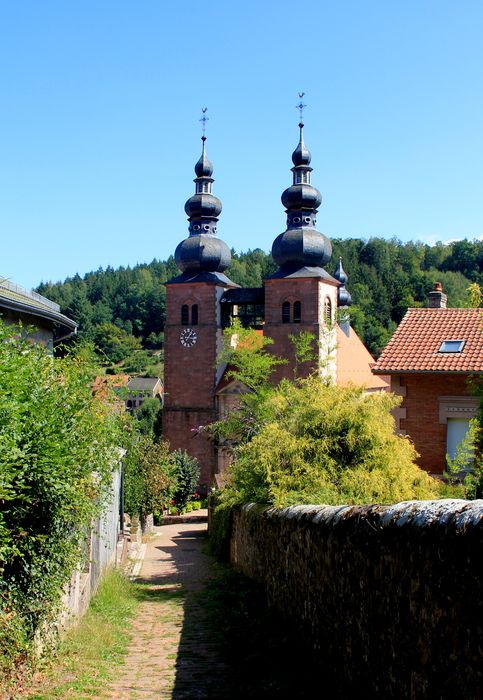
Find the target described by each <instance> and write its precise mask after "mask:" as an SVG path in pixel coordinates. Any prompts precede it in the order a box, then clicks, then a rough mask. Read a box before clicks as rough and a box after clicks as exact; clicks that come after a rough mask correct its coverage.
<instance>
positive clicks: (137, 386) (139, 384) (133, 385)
mask: <svg viewBox="0 0 483 700" xmlns="http://www.w3.org/2000/svg"><path fill="white" fill-rule="evenodd" d="M158 384H160V386H161V388H162V387H163V384H162V382H161V379H159V377H133V378H132V379H130V380H129V381H128V383H127V385H126V386H127V388H128V389H134V390H135V391H154V389H155V388H156V386H157V385H158Z"/></svg>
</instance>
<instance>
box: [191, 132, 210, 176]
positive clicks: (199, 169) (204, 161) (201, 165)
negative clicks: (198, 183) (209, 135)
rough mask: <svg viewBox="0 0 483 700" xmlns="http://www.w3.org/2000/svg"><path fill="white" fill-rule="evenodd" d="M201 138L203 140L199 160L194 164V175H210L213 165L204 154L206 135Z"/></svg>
mask: <svg viewBox="0 0 483 700" xmlns="http://www.w3.org/2000/svg"><path fill="white" fill-rule="evenodd" d="M201 140H202V142H203V150H202V152H201V155H200V159H199V161H198V162H197V163H196V165H195V174H196V177H211V176H212V175H213V165H212V163H211V160H209V159H208V156H207V155H206V148H205V142H206V136H202V137H201Z"/></svg>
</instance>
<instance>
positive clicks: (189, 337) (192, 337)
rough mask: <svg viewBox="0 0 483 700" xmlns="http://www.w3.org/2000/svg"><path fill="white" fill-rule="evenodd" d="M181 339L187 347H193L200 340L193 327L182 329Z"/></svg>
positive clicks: (182, 343)
mask: <svg viewBox="0 0 483 700" xmlns="http://www.w3.org/2000/svg"><path fill="white" fill-rule="evenodd" d="M179 339H180V341H181V345H184V347H185V348H192V347H193V345H194V344H195V343H196V341H197V340H198V336H197V335H196V331H194V330H193V329H192V328H185V329H184V331H181V333H180V336H179Z"/></svg>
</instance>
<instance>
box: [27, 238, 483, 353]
mask: <svg viewBox="0 0 483 700" xmlns="http://www.w3.org/2000/svg"><path fill="white" fill-rule="evenodd" d="M332 248H333V255H332V261H331V262H330V263H328V265H327V270H328V272H330V273H333V272H334V270H335V267H336V265H337V261H338V258H339V256H342V259H343V263H344V269H345V270H346V272H347V274H348V275H349V283H348V288H349V291H350V292H351V294H352V298H353V301H354V307H353V310H352V317H353V323H354V326H355V328H356V330H357V332H358V333H359V335H360V336H361V338H362V340H363V341H364V342H365V343H366V345H367V347H368V348H369V350H370V351H371V352H372V353H373V354H374V355H378V354H379V353H380V351H381V349H382V348H383V347H384V345H385V343H386V342H387V340H388V338H389V337H390V335H391V333H392V332H393V329H394V327H395V324H398V323H399V322H400V321H401V319H402V317H403V316H404V313H405V311H406V309H407V307H408V306H423V305H424V304H425V303H426V295H427V293H428V291H429V290H430V289H431V288H432V286H433V284H434V282H435V281H441V282H442V284H443V288H444V289H445V292H446V293H447V294H448V304H449V305H450V306H460V305H464V304H465V303H466V301H465V299H466V289H467V288H468V286H469V284H470V283H471V282H475V283H478V284H480V285H481V284H483V272H482V270H483V241H469V240H462V241H456V242H454V243H451V244H449V245H443V244H442V243H436V245H433V246H428V245H425V244H423V243H419V242H416V243H414V242H408V243H402V242H401V241H398V240H397V239H389V240H388V239H385V238H371V239H369V240H368V241H364V240H361V239H356V238H347V239H337V238H336V239H333V240H332ZM275 269H276V265H275V263H274V261H273V260H272V258H271V256H270V255H267V254H266V253H264V252H263V251H262V250H260V249H259V248H256V249H255V250H248V251H247V252H245V253H236V252H235V251H232V264H231V266H230V267H229V269H228V270H227V275H228V276H229V277H230V278H231V279H232V280H233V281H234V282H236V283H237V284H240V285H241V286H243V287H259V286H261V285H262V283H263V279H264V278H265V277H266V276H267V275H269V274H271V273H272V272H274V271H275ZM178 274H179V270H178V268H177V267H176V263H175V261H174V258H173V257H172V256H170V258H169V259H168V260H166V261H160V260H153V261H152V262H150V263H148V264H141V265H136V266H135V267H133V268H131V267H120V268H118V269H117V270H114V269H113V268H112V267H108V268H106V269H105V270H103V269H102V268H100V269H99V270H96V271H95V272H90V273H88V274H86V275H84V277H83V278H81V277H80V276H79V275H75V276H74V277H71V278H68V279H67V280H65V282H63V283H61V282H58V283H56V284H52V283H46V284H41V285H40V286H39V288H38V291H39V292H40V293H41V294H45V296H47V297H49V298H50V299H52V300H53V301H56V302H57V303H59V304H60V306H61V308H62V311H63V312H64V313H67V315H69V316H71V317H72V318H74V319H75V320H76V321H77V322H78V323H79V336H80V338H88V339H93V338H94V336H95V334H96V330H97V328H98V327H99V326H100V325H102V324H105V323H111V324H114V325H116V326H118V327H119V328H122V329H123V330H124V331H125V332H126V333H128V334H129V335H132V336H134V337H136V338H139V340H140V341H141V343H142V344H143V346H144V347H145V348H148V349H149V350H150V352H152V353H155V352H157V351H159V350H160V349H161V347H162V340H163V336H162V333H163V331H164V322H165V317H166V292H165V288H164V283H165V282H166V281H167V280H169V279H171V278H172V277H175V276H176V275H178ZM134 364H136V363H134ZM138 364H139V363H138Z"/></svg>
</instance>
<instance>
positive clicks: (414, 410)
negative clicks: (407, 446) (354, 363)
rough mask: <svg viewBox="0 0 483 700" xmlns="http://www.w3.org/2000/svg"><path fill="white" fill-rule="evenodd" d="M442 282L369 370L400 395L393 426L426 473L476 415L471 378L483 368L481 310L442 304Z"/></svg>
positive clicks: (439, 469) (452, 449)
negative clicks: (387, 378)
mask: <svg viewBox="0 0 483 700" xmlns="http://www.w3.org/2000/svg"><path fill="white" fill-rule="evenodd" d="M446 304H447V297H446V294H444V292H443V290H442V287H441V284H440V283H436V284H435V288H434V290H433V291H432V292H430V293H429V295H428V308H420V309H415V308H414V309H413V308H412V309H408V311H407V313H406V315H405V316H404V318H403V320H402V321H401V324H400V325H399V327H398V329H397V330H396V332H395V333H394V335H393V337H392V338H391V340H390V341H389V343H388V344H387V346H386V348H385V349H384V351H383V353H382V354H381V356H380V357H379V359H378V361H377V363H376V364H375V365H374V367H373V369H372V371H373V373H374V374H375V375H376V376H377V375H389V376H390V378H391V391H392V392H393V393H395V394H398V395H400V396H401V397H402V403H401V406H400V407H399V408H398V409H396V412H395V417H396V428H397V430H398V432H399V433H400V434H403V435H409V436H410V438H411V439H412V440H413V442H414V445H415V447H416V449H417V451H418V453H419V455H420V457H419V464H420V466H421V467H423V468H424V469H426V470H427V471H428V472H430V473H432V474H435V475H438V474H442V473H443V472H444V470H445V467H446V454H449V455H450V456H451V457H454V455H455V453H456V449H457V446H458V444H459V443H460V442H461V440H462V439H463V438H464V436H465V435H466V432H467V430H468V426H469V421H470V419H471V418H474V417H475V416H476V415H477V411H478V403H479V400H478V398H477V397H475V396H472V395H471V390H470V382H469V380H470V378H471V376H472V375H476V374H481V372H483V309H454V308H453V309H452V308H447V306H446Z"/></svg>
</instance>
